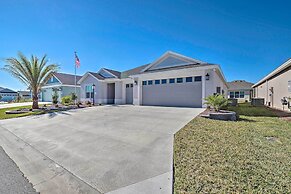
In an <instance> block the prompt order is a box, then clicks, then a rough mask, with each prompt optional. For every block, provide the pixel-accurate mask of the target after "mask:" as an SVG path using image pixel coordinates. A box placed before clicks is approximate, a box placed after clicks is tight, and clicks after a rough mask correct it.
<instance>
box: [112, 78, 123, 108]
mask: <svg viewBox="0 0 291 194" xmlns="http://www.w3.org/2000/svg"><path fill="white" fill-rule="evenodd" d="M122 89H123V87H122V82H121V81H117V82H115V98H114V104H123V103H122Z"/></svg>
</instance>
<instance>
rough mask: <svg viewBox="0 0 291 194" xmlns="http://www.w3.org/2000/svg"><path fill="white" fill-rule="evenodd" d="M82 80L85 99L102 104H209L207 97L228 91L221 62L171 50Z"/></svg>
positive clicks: (82, 93)
mask: <svg viewBox="0 0 291 194" xmlns="http://www.w3.org/2000/svg"><path fill="white" fill-rule="evenodd" d="M78 83H79V84H80V86H81V90H80V92H81V93H80V95H81V101H90V102H93V101H94V102H95V103H98V104H134V105H151V106H181V107H205V105H204V98H205V97H207V96H209V95H212V94H214V93H219V94H223V95H225V96H226V94H227V83H226V80H225V77H224V75H223V72H222V70H221V68H220V66H219V65H216V64H210V63H206V62H203V61H200V60H196V59H193V58H190V57H186V56H183V55H181V54H178V53H174V52H171V51H168V52H166V53H165V54H163V55H162V56H161V57H159V58H158V59H157V60H155V61H154V62H152V63H150V64H146V65H142V66H139V67H136V68H133V69H130V70H127V71H123V72H119V71H115V70H111V69H107V68H101V69H100V70H99V71H98V72H96V73H95V72H87V73H86V74H85V75H84V76H83V77H82V78H81V79H80V80H79V82H78ZM93 90H94V92H93ZM93 99H94V100H93Z"/></svg>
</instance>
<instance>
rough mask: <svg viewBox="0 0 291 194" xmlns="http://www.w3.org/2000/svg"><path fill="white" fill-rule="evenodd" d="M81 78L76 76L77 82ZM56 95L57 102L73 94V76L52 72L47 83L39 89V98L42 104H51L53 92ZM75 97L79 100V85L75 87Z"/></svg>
mask: <svg viewBox="0 0 291 194" xmlns="http://www.w3.org/2000/svg"><path fill="white" fill-rule="evenodd" d="M80 79H81V76H76V81H77V82H78V81H79V80H80ZM55 91H56V92H57V94H58V97H59V98H58V101H59V102H60V101H61V98H62V97H64V96H69V95H71V94H72V93H75V75H73V74H66V73H56V72H54V73H53V74H52V76H51V78H50V79H49V80H48V81H47V83H46V84H45V85H44V86H43V87H42V88H41V92H40V98H41V101H43V102H52V96H53V94H54V92H55ZM76 95H77V96H78V99H80V85H79V84H77V85H76Z"/></svg>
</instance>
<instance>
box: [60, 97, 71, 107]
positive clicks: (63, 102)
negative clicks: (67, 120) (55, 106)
mask: <svg viewBox="0 0 291 194" xmlns="http://www.w3.org/2000/svg"><path fill="white" fill-rule="evenodd" d="M72 102H73V101H72V96H64V97H62V104H64V105H67V104H71V103H72Z"/></svg>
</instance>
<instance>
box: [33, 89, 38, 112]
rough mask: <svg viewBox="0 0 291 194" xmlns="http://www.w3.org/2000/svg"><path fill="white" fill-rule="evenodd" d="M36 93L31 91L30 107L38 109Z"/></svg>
mask: <svg viewBox="0 0 291 194" xmlns="http://www.w3.org/2000/svg"><path fill="white" fill-rule="evenodd" d="M38 108H39V107H38V95H37V93H33V97H32V109H38Z"/></svg>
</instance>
